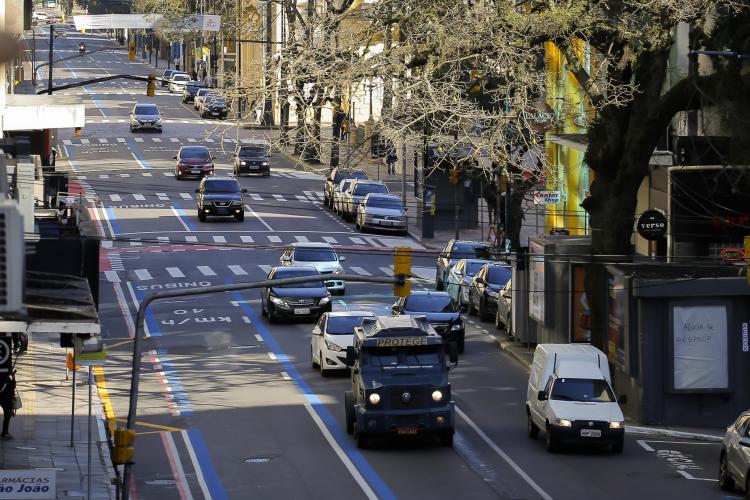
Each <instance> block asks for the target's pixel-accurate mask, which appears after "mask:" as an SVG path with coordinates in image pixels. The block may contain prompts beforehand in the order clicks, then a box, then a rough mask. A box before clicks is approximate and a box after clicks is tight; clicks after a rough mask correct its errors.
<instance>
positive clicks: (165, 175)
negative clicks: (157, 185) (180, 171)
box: [164, 172, 174, 177]
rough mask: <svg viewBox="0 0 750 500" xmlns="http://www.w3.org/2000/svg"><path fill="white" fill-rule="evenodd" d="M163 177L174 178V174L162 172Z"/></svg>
mask: <svg viewBox="0 0 750 500" xmlns="http://www.w3.org/2000/svg"><path fill="white" fill-rule="evenodd" d="M164 177H174V172H164Z"/></svg>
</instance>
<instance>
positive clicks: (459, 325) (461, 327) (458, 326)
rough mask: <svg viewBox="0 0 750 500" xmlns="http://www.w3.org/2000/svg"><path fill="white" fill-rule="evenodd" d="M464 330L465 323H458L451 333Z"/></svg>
mask: <svg viewBox="0 0 750 500" xmlns="http://www.w3.org/2000/svg"><path fill="white" fill-rule="evenodd" d="M463 329H464V324H463V323H456V324H455V325H453V326H451V331H454V332H455V331H456V330H463Z"/></svg>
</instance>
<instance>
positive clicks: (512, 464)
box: [456, 407, 552, 500]
mask: <svg viewBox="0 0 750 500" xmlns="http://www.w3.org/2000/svg"><path fill="white" fill-rule="evenodd" d="M456 413H458V415H459V416H460V417H461V418H462V419H464V421H465V422H466V423H467V424H469V427H471V428H472V429H473V430H474V432H476V433H477V435H479V437H480V438H482V441H484V442H485V443H487V445H488V446H489V447H490V448H492V450H493V451H494V452H495V453H497V454H498V455H500V457H501V458H502V459H503V460H505V463H507V464H508V465H510V467H511V468H512V469H513V470H514V471H516V473H517V474H518V475H519V476H521V478H523V480H524V481H526V483H527V484H528V485H529V486H531V487H532V488H533V489H534V491H536V492H537V494H539V496H541V497H542V498H543V499H544V500H552V497H551V496H550V495H549V494H548V493H547V492H546V491H544V490H543V489H542V487H541V486H539V485H538V484H537V483H536V482H535V481H534V480H533V479H531V477H530V476H529V475H528V474H526V472H524V470H523V469H522V468H521V467H520V466H519V465H518V464H517V463H516V462H515V461H514V460H513V459H512V458H510V456H508V454H507V453H505V452H504V451H503V450H502V449H501V448H500V447H499V446H498V445H496V444H495V443H494V442H493V441H492V440H491V439H490V438H489V437H488V436H487V434H485V433H484V431H482V429H480V428H479V426H477V424H475V423H474V421H473V420H472V419H470V418H469V416H468V415H467V414H466V413H464V412H463V411H462V410H461V409H460V408H459V407H456Z"/></svg>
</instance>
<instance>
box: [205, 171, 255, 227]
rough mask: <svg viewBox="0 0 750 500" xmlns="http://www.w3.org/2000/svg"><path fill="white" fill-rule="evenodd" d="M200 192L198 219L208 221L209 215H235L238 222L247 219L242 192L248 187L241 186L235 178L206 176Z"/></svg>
mask: <svg viewBox="0 0 750 500" xmlns="http://www.w3.org/2000/svg"><path fill="white" fill-rule="evenodd" d="M195 192H196V193H198V220H200V221H201V222H206V217H207V216H209V215H212V216H213V215H218V216H225V217H234V218H235V219H237V222H242V221H243V220H245V204H244V203H243V202H242V193H247V189H244V188H240V183H239V182H237V181H236V180H235V179H228V178H225V177H204V178H203V180H202V181H201V183H200V187H199V188H198V189H196V190H195Z"/></svg>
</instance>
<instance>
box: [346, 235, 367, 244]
mask: <svg viewBox="0 0 750 500" xmlns="http://www.w3.org/2000/svg"><path fill="white" fill-rule="evenodd" d="M349 239H350V240H352V243H354V244H355V245H364V244H365V241H364V240H363V239H362V238H357V237H356V236H349Z"/></svg>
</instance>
